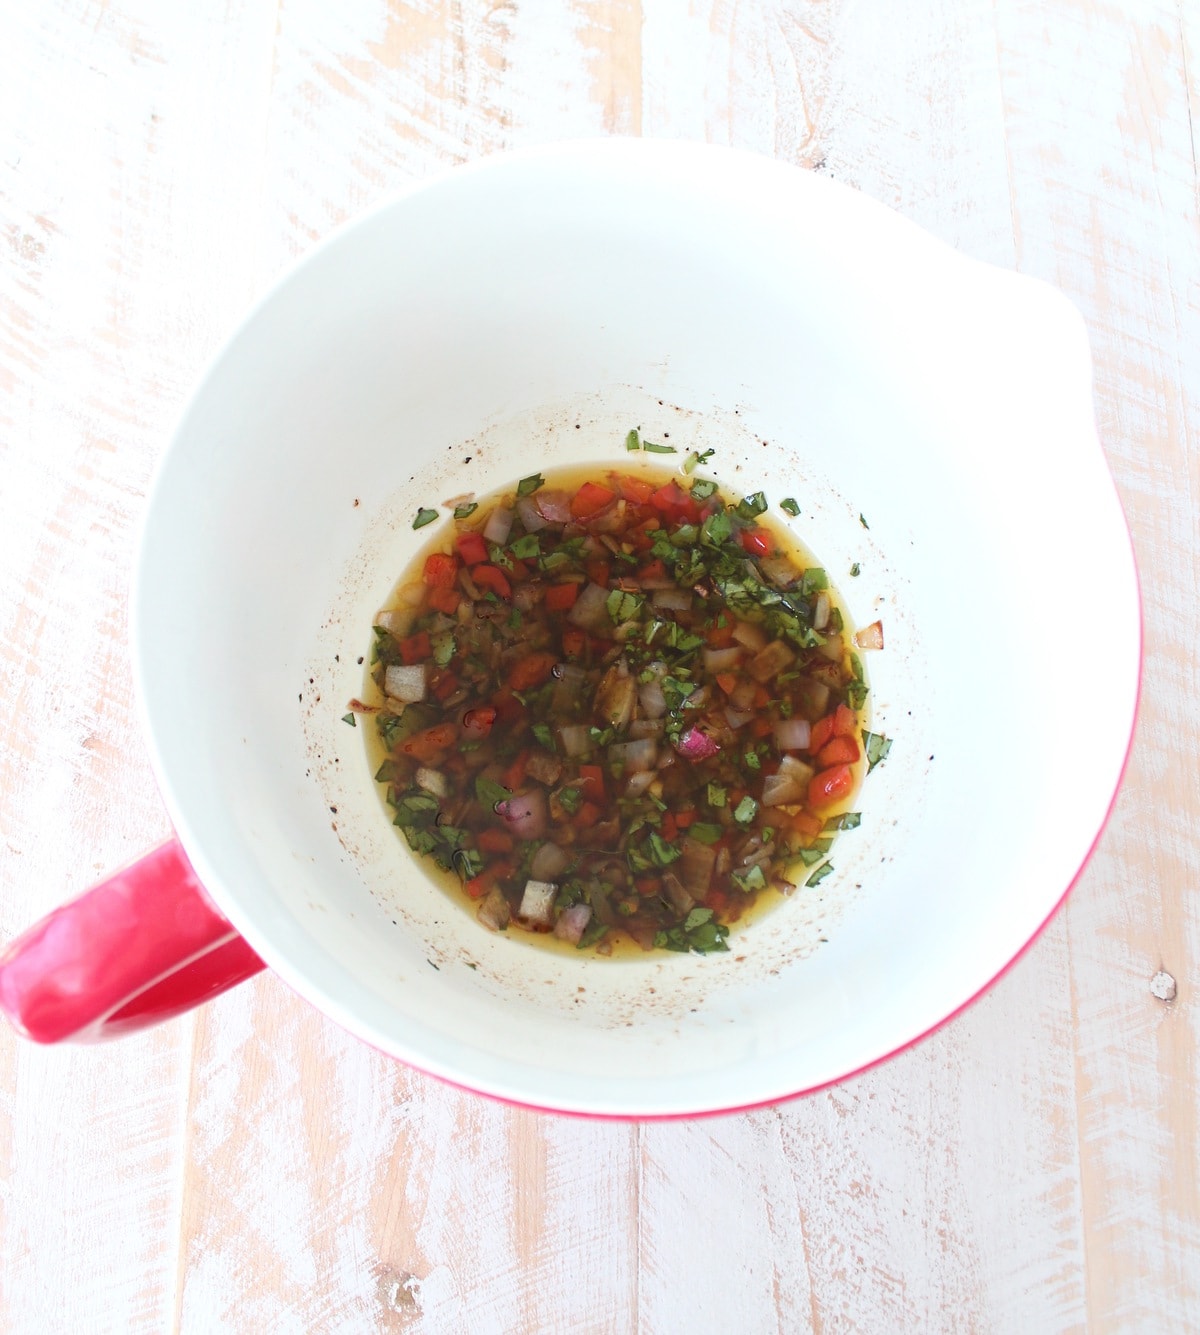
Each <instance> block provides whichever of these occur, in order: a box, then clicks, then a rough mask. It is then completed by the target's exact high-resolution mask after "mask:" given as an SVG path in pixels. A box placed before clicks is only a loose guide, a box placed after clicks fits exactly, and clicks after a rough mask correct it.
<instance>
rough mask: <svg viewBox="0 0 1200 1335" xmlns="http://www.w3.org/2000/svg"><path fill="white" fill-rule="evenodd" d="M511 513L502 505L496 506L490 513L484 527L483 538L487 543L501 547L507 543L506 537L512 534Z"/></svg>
mask: <svg viewBox="0 0 1200 1335" xmlns="http://www.w3.org/2000/svg"><path fill="white" fill-rule="evenodd" d="M512 526H513V512H512V511H511V510H506V509H505V508H504V507H503V506H502V505H498V506H496V508H495V509H494V510H493V511H492V513H491V515H490V517H489V518H488V521H487V523H486V524H485V525H484V529H483V536H484V537H485V538H486V539H487V540H488V542H495V543H498V544H500V545H503V544H504V543H506V542H507V541H508V535H509V534H510V533H511V532H512Z"/></svg>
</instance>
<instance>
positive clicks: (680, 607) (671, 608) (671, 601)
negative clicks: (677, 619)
mask: <svg viewBox="0 0 1200 1335" xmlns="http://www.w3.org/2000/svg"><path fill="white" fill-rule="evenodd" d="M650 605H651V607H653V608H655V610H656V611H659V612H687V611H689V610H690V609H691V606H692V591H691V589H681V588H679V586H678V585H672V586H671V587H670V588H667V589H655V590H654V593H653V594H652V595H651V597H650Z"/></svg>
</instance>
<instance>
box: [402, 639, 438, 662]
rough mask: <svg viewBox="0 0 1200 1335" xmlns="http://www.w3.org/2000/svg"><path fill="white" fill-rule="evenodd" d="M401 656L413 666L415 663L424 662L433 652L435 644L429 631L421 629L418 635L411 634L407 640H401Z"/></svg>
mask: <svg viewBox="0 0 1200 1335" xmlns="http://www.w3.org/2000/svg"><path fill="white" fill-rule="evenodd" d="M399 647H400V657H401V658H403V659H404V661H405V662H406V663H407V664H409V666H411V665H412V664H413V663H423V662H424V661H425V659H427V658H428V657H429V655H430V654H432V653H433V645H431V644H430V642H429V632H428V631H427V630H423V631H420V632H419V633H418V634H416V635H410V636H409V637H408V638H407V639H406V640H401V641H400V645H399Z"/></svg>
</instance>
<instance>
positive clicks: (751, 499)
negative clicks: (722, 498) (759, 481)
mask: <svg viewBox="0 0 1200 1335" xmlns="http://www.w3.org/2000/svg"><path fill="white" fill-rule="evenodd" d="M766 508H767V498H766V497H765V496H764V495H763V493H762V492H761V491H756V492H754V493H753V494H752V495H750V496H747V497H745V498H744V499H743V500H740V501H738V503H737V505H736V506H735V507H734V514H736V515H737V517H738V518H739V519H746V520H750V519H754V518H756V517H757V516H758V515H760V514H762V513H763V511H764V510H766Z"/></svg>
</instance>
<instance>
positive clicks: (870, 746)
mask: <svg viewBox="0 0 1200 1335" xmlns="http://www.w3.org/2000/svg"><path fill="white" fill-rule="evenodd" d="M862 739H863V750H864V751H865V752H866V756H867V773H868V774H870V772H871V771H872V770H873V769H874V768H875V766H876V765H882V764H883V762H884V761H885V760H886V759H887V757H888V752H889V751H890V750H891V749H892V742H891V739H890V738H889V737H885V736H884V735H883V734H882V733H880V732H868V731H867V729H866V728H864V729H863V734H862Z"/></svg>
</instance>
